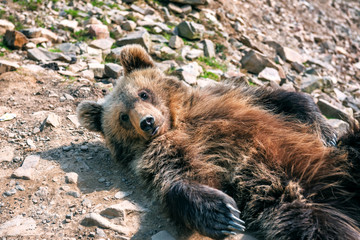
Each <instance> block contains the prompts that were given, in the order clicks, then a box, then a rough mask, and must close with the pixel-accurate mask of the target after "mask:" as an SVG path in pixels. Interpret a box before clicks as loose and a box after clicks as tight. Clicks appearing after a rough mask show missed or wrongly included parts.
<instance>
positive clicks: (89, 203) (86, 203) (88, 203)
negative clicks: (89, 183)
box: [81, 198, 92, 208]
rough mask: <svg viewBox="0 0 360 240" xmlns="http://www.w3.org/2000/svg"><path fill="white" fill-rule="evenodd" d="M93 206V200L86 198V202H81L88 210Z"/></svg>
mask: <svg viewBox="0 0 360 240" xmlns="http://www.w3.org/2000/svg"><path fill="white" fill-rule="evenodd" d="M91 204H92V203H91V200H90V199H88V198H84V200H83V201H82V202H81V205H82V206H83V207H87V208H91Z"/></svg>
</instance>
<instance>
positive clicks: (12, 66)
mask: <svg viewBox="0 0 360 240" xmlns="http://www.w3.org/2000/svg"><path fill="white" fill-rule="evenodd" d="M19 67H20V66H19V64H17V63H16V62H10V61H7V60H2V59H1V60H0V74H1V73H4V72H10V71H15V70H16V69H18V68H19Z"/></svg>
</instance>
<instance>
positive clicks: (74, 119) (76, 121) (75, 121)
mask: <svg viewBox="0 0 360 240" xmlns="http://www.w3.org/2000/svg"><path fill="white" fill-rule="evenodd" d="M66 118H67V119H69V120H70V121H71V122H72V123H73V124H74V125H75V127H76V128H79V127H80V122H79V119H78V117H77V115H75V114H72V115H67V117H66Z"/></svg>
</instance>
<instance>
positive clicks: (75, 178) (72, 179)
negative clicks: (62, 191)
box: [65, 172, 79, 184]
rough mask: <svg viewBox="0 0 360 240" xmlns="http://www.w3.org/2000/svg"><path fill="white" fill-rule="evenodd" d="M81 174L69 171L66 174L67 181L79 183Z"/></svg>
mask: <svg viewBox="0 0 360 240" xmlns="http://www.w3.org/2000/svg"><path fill="white" fill-rule="evenodd" d="M78 179H79V175H78V174H77V173H75V172H69V173H66V175H65V182H66V183H70V184H72V183H73V184H77V182H78Z"/></svg>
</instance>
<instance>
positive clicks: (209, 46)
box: [203, 39, 216, 58]
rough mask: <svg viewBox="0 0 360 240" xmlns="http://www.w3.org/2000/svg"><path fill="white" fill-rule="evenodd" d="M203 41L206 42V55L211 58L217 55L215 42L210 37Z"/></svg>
mask: <svg viewBox="0 0 360 240" xmlns="http://www.w3.org/2000/svg"><path fill="white" fill-rule="evenodd" d="M203 43H204V55H205V57H209V58H213V57H215V56H216V54H215V46H214V43H213V42H212V41H211V40H209V39H205V40H204V41H203Z"/></svg>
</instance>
